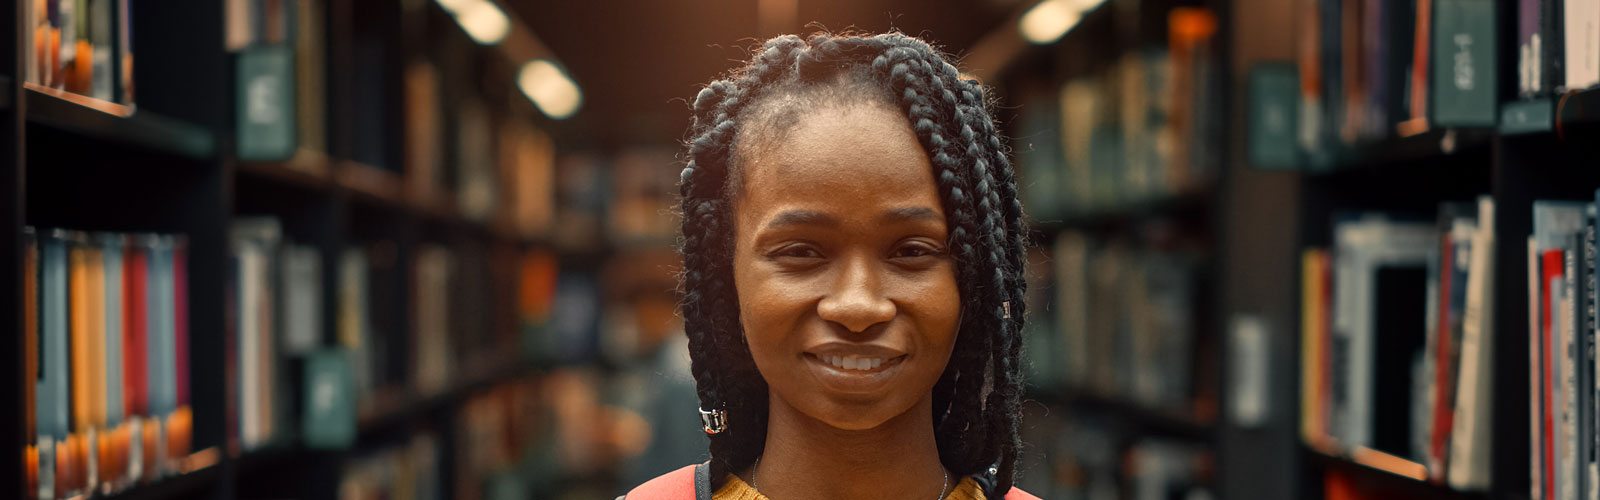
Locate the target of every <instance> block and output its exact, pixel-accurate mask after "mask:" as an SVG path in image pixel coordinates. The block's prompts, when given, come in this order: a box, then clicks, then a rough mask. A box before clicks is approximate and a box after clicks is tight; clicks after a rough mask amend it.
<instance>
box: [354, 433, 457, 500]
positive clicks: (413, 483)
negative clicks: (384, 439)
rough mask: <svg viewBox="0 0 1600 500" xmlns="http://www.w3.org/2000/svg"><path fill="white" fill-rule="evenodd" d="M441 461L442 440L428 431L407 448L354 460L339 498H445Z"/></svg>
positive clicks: (418, 499) (415, 436) (430, 499)
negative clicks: (440, 444)
mask: <svg viewBox="0 0 1600 500" xmlns="http://www.w3.org/2000/svg"><path fill="white" fill-rule="evenodd" d="M441 458H442V450H441V447H440V446H439V439H438V438H437V437H435V436H434V435H433V434H432V433H427V432H424V433H419V434H416V435H414V436H412V437H411V439H410V441H409V442H407V443H406V444H404V445H401V446H394V447H390V448H385V449H382V450H379V451H376V452H372V453H368V454H365V455H363V456H361V457H360V458H356V459H353V460H350V461H349V462H348V463H346V464H345V466H344V471H343V473H342V475H341V477H340V479H339V499H340V500H379V499H385V498H410V499H412V500H438V499H440V498H445V495H444V491H445V490H444V483H443V481H442V480H441V479H440V478H441V477H444V475H443V474H442V472H441V462H442V460H441Z"/></svg>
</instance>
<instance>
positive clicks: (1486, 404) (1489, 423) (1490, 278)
mask: <svg viewBox="0 0 1600 500" xmlns="http://www.w3.org/2000/svg"><path fill="white" fill-rule="evenodd" d="M1494 213H1495V211H1494V199H1493V198H1491V197H1488V196H1483V197H1479V199H1478V224H1477V230H1476V232H1475V233H1474V234H1473V236H1472V238H1473V241H1472V249H1473V251H1472V256H1471V258H1470V261H1471V262H1470V263H1469V270H1468V272H1467V283H1466V287H1467V297H1466V299H1467V300H1466V309H1465V310H1464V311H1463V312H1462V335H1461V354H1460V366H1461V370H1460V376H1458V377H1457V379H1456V405H1455V425H1454V426H1453V428H1452V429H1451V438H1450V454H1449V461H1448V464H1449V467H1448V469H1447V470H1446V471H1447V479H1448V480H1447V484H1449V485H1450V487H1452V488H1455V489H1459V490H1467V491H1471V490H1483V489H1487V488H1488V487H1489V475H1490V472H1489V464H1490V457H1491V455H1492V453H1493V448H1492V445H1493V443H1492V441H1491V437H1490V429H1492V428H1493V416H1494V410H1493V401H1494V393H1493V391H1492V390H1490V389H1489V387H1491V386H1492V381H1493V380H1494V349H1493V348H1492V347H1491V346H1493V345H1494V342H1493V335H1494V300H1495V297H1494V295H1493V294H1494V290H1495V288H1494V267H1493V266H1494V264H1493V263H1494V254H1495V251H1496V250H1495V238H1494Z"/></svg>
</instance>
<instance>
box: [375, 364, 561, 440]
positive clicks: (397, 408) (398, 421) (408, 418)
mask: <svg viewBox="0 0 1600 500" xmlns="http://www.w3.org/2000/svg"><path fill="white" fill-rule="evenodd" d="M536 369H537V368H536V366H535V365H533V364H531V363H517V364H515V365H513V366H510V367H506V368H501V369H499V370H494V371H492V372H490V373H489V374H488V375H486V376H483V377H479V378H478V379H476V380H469V381H464V382H461V383H458V384H455V385H454V386H452V387H451V388H449V389H446V390H444V391H442V392H440V393H438V394H432V395H426V396H419V395H416V394H414V393H411V392H410V391H408V390H400V389H394V388H391V389H389V390H380V391H379V393H380V394H385V396H380V399H381V401H380V402H379V403H377V404H374V405H372V406H370V407H369V409H368V410H367V411H366V412H363V413H364V414H362V415H360V416H359V417H358V422H357V429H359V434H360V436H361V437H360V438H358V440H360V441H368V440H370V439H371V438H372V437H373V436H375V435H378V434H381V433H382V431H384V430H386V429H392V428H394V427H396V426H401V425H404V424H406V423H407V422H413V421H416V420H418V419H419V418H423V417H426V416H428V415H433V414H436V413H438V412H439V411H441V410H449V409H453V408H456V407H458V406H460V405H461V403H462V402H464V401H466V400H467V398H470V397H472V396H473V395H475V394H478V393H480V392H483V391H485V390H487V389H489V388H492V387H494V386H496V385H499V384H502V383H505V382H510V381H513V380H515V379H517V378H518V377H522V376H525V375H529V374H532V373H535V372H536Z"/></svg>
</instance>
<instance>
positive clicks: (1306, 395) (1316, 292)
mask: <svg viewBox="0 0 1600 500" xmlns="http://www.w3.org/2000/svg"><path fill="white" fill-rule="evenodd" d="M1326 258H1327V250H1323V249H1317V248H1308V249H1306V250H1305V251H1304V252H1302V253H1301V257H1300V293H1301V298H1300V311H1301V312H1300V335H1301V337H1300V358H1301V362H1300V367H1301V372H1300V433H1301V439H1302V440H1304V441H1305V442H1306V443H1307V444H1310V445H1312V446H1316V445H1319V444H1320V443H1322V441H1323V440H1325V439H1326V436H1325V435H1324V434H1323V427H1322V418H1321V417H1322V408H1320V407H1319V405H1318V403H1320V402H1321V397H1322V394H1321V393H1320V389H1321V388H1322V385H1323V384H1322V377H1324V376H1326V374H1325V371H1324V370H1325V367H1324V366H1323V365H1322V364H1321V363H1320V361H1321V360H1322V345H1323V339H1322V338H1321V333H1322V330H1321V328H1320V324H1321V322H1322V318H1321V316H1322V310H1321V309H1320V306H1319V304H1318V301H1320V300H1321V299H1322V281H1321V278H1322V269H1321V266H1322V265H1323V264H1324V262H1325V259H1326Z"/></svg>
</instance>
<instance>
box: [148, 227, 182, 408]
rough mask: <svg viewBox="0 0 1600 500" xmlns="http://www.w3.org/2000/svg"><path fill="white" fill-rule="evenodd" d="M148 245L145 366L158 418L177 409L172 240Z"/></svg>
mask: <svg viewBox="0 0 1600 500" xmlns="http://www.w3.org/2000/svg"><path fill="white" fill-rule="evenodd" d="M146 244H147V245H148V251H149V255H150V264H149V265H150V272H148V273H146V274H145V279H146V280H147V281H146V285H145V290H147V292H146V293H148V294H149V296H148V297H147V298H146V300H145V307H146V311H147V312H146V313H145V321H146V325H148V326H147V328H148V329H147V330H146V332H147V333H146V334H147V335H148V336H147V337H146V338H147V340H146V346H147V349H148V351H146V352H147V357H146V358H145V359H146V363H148V365H147V366H148V367H149V368H148V370H149V374H150V375H149V377H148V379H147V380H148V381H149V387H150V413H151V415H152V416H155V417H165V416H167V415H170V414H171V413H172V411H173V410H174V409H176V408H177V399H178V396H177V384H176V383H175V380H176V379H177V370H176V367H175V366H174V365H173V362H174V361H175V359H174V358H175V357H176V356H175V355H174V353H175V352H176V351H177V349H176V346H175V345H174V338H175V333H174V330H173V329H174V328H175V323H174V316H173V302H172V301H173V298H172V241H171V239H169V238H167V237H162V236H150V237H149V240H147V242H146Z"/></svg>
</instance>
